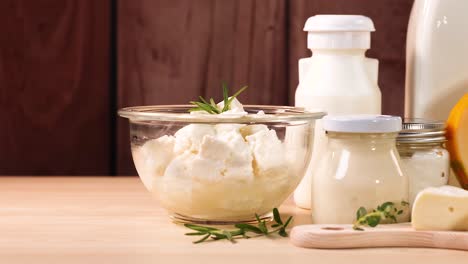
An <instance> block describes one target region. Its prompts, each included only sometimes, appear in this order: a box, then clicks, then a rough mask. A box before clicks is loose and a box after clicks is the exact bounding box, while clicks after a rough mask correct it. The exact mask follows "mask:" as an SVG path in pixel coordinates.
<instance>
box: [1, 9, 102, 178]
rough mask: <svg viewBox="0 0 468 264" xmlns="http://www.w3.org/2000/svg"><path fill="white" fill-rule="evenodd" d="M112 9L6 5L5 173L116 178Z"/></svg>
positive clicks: (3, 13) (3, 82)
mask: <svg viewBox="0 0 468 264" xmlns="http://www.w3.org/2000/svg"><path fill="white" fill-rule="evenodd" d="M109 11H110V10H109V3H108V2H107V1H95V0H79V1H78V0H41V1H33V0H2V1H0V32H1V34H0V36H1V37H0V127H1V129H0V175H17V174H25V175H38V174H42V175H55V174H60V175H66V174H80V175H88V174H91V175H101V174H103V175H104V174H108V173H109V172H110V171H109V157H110V152H109V150H110V143H111V142H110V141H109V134H110V133H111V128H110V122H109V112H110V109H109V85H108V83H109V65H108V64H109V49H108V46H109V34H108V29H109Z"/></svg>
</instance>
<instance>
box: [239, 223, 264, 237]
mask: <svg viewBox="0 0 468 264" xmlns="http://www.w3.org/2000/svg"><path fill="white" fill-rule="evenodd" d="M235 227H237V228H239V229H241V230H244V231H249V232H253V233H256V234H263V231H262V230H260V228H258V227H256V226H253V225H249V224H243V223H241V224H236V225H235Z"/></svg>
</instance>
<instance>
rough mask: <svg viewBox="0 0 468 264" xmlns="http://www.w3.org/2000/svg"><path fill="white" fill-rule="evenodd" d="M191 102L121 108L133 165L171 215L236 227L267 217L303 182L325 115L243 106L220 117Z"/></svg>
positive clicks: (298, 110) (176, 217) (233, 108)
mask: <svg viewBox="0 0 468 264" xmlns="http://www.w3.org/2000/svg"><path fill="white" fill-rule="evenodd" d="M190 108H191V106H189V105H170V106H137V107H128V108H123V109H121V110H119V115H120V116H122V117H125V118H128V119H129V121H130V141H131V148H132V156H133V161H134V163H135V167H136V169H137V171H138V174H139V176H140V178H141V180H142V182H143V184H144V185H145V187H146V188H147V189H148V190H149V191H150V192H151V193H152V194H153V195H154V196H155V197H156V198H157V200H158V201H159V204H160V205H161V206H162V207H164V208H165V209H167V210H168V211H169V213H170V215H171V217H172V218H174V219H176V220H178V221H182V222H194V223H213V224H223V223H237V222H250V221H253V220H255V214H258V215H260V216H262V217H267V214H268V213H269V212H271V210H272V209H273V208H275V207H278V206H279V205H280V204H281V203H282V202H284V200H286V199H287V198H288V196H289V195H290V194H291V193H292V191H293V190H294V189H295V187H296V186H297V185H298V183H299V182H300V180H301V178H302V177H303V175H304V173H305V170H306V168H307V165H308V160H309V158H310V155H311V151H312V143H313V127H314V123H315V120H316V119H319V118H321V117H323V116H324V115H325V113H322V112H310V111H306V110H304V109H303V108H296V107H286V106H242V105H241V104H240V103H238V101H236V102H233V107H232V109H231V110H229V111H227V112H225V113H222V114H217V115H214V114H208V113H206V112H203V111H200V112H191V113H189V111H188V110H189V109H190Z"/></svg>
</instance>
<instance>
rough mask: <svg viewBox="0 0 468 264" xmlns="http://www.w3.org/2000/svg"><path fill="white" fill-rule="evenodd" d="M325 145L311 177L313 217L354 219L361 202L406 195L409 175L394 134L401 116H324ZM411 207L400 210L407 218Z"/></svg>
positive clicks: (337, 220) (335, 220)
mask: <svg viewBox="0 0 468 264" xmlns="http://www.w3.org/2000/svg"><path fill="white" fill-rule="evenodd" d="M323 127H324V129H325V130H326V131H327V137H328V142H327V148H326V151H325V153H322V154H321V156H322V157H321V159H320V163H319V164H320V165H319V166H318V167H317V170H316V173H315V174H314V177H313V179H312V219H313V222H314V223H316V224H351V223H353V222H354V221H355V220H356V211H357V210H358V209H359V208H360V207H361V206H362V207H364V208H366V209H367V211H372V210H373V209H376V208H377V206H379V205H381V204H383V203H385V202H393V203H394V204H395V206H400V205H401V204H405V203H402V202H403V201H405V202H407V201H408V178H407V177H406V175H404V174H403V173H402V170H401V168H400V158H399V155H398V151H397V149H396V137H397V135H398V132H399V131H400V130H401V118H400V117H393V116H374V115H358V116H333V117H331V116H326V117H325V118H324V119H323ZM408 211H409V210H404V213H403V214H400V215H398V216H397V219H398V221H399V222H405V221H408V218H409V212H408Z"/></svg>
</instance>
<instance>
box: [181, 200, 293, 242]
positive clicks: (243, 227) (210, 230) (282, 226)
mask: <svg viewBox="0 0 468 264" xmlns="http://www.w3.org/2000/svg"><path fill="white" fill-rule="evenodd" d="M255 218H256V219H257V225H251V224H245V223H240V224H236V225H235V227H236V228H237V229H234V230H225V229H218V228H214V227H210V226H200V225H193V224H184V226H185V227H187V228H190V229H192V230H194V231H196V232H191V233H186V234H185V235H186V236H201V238H200V239H199V240H196V241H193V243H194V244H198V243H202V242H204V241H206V240H207V239H209V238H211V239H212V240H223V239H225V240H228V241H231V242H233V243H235V242H236V239H237V238H251V236H248V235H247V234H248V233H253V234H255V236H256V237H257V236H268V235H270V234H274V233H278V235H280V236H282V237H287V236H288V233H287V232H286V228H287V227H288V225H289V223H291V220H292V216H290V217H289V218H288V219H287V220H286V221H285V222H283V220H282V219H281V216H280V213H279V211H278V209H277V208H274V209H273V220H274V224H272V225H271V227H272V228H274V229H273V230H269V229H268V226H267V223H266V221H265V220H261V219H260V217H259V216H258V215H257V214H255Z"/></svg>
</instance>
